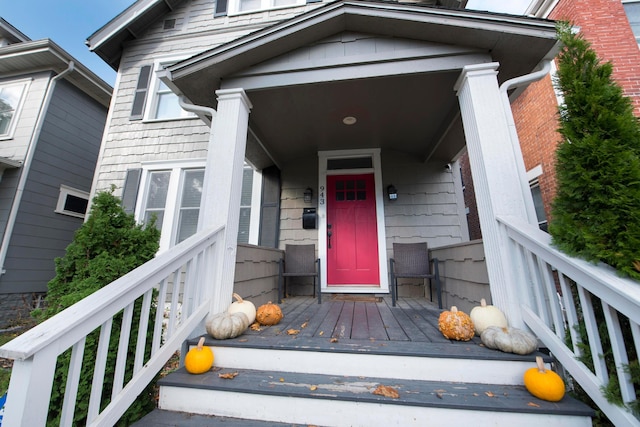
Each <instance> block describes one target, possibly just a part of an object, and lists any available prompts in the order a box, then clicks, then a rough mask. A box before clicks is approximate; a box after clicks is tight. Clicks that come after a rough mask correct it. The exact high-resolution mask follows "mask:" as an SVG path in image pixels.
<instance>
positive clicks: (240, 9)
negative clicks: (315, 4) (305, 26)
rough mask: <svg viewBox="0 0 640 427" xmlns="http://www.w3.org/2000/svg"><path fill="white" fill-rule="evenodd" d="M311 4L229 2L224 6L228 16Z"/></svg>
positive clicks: (279, 0)
mask: <svg viewBox="0 0 640 427" xmlns="http://www.w3.org/2000/svg"><path fill="white" fill-rule="evenodd" d="M314 1H315V0H314ZM311 2H312V1H305V0H235V1H234V0H230V1H228V4H227V5H226V6H227V8H228V10H229V14H234V13H245V12H255V11H259V10H268V9H277V8H283V7H291V6H300V5H304V4H306V3H311Z"/></svg>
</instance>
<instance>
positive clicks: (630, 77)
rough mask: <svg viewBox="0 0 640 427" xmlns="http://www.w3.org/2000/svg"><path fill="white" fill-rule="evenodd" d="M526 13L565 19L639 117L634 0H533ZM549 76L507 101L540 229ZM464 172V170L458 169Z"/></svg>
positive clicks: (550, 120) (553, 130)
mask: <svg viewBox="0 0 640 427" xmlns="http://www.w3.org/2000/svg"><path fill="white" fill-rule="evenodd" d="M526 14H527V15H530V16H535V17H539V18H549V19H552V20H554V21H568V22H571V23H572V24H573V25H575V26H576V27H577V28H579V30H580V32H581V33H582V34H583V35H584V37H585V38H586V39H587V40H588V41H589V42H590V43H591V47H592V48H593V49H594V50H595V52H596V53H597V54H598V57H599V58H600V59H601V60H602V61H610V62H611V63H612V64H613V78H614V80H615V81H616V82H617V83H618V84H619V85H620V86H621V87H622V89H623V92H624V95H625V96H627V97H629V98H630V99H631V101H632V103H633V105H634V106H635V113H636V116H638V117H640V72H638V67H637V64H639V63H640V49H638V43H639V41H640V1H637V0H615V1H607V0H534V1H532V2H531V4H530V6H529V7H528V9H527V11H526ZM559 102H562V99H561V95H557V94H556V93H555V91H554V88H553V83H552V79H551V76H547V77H545V78H544V79H542V80H540V81H538V82H535V83H533V84H531V85H530V86H529V87H528V88H527V89H526V90H525V91H524V93H523V94H522V95H521V96H519V97H518V99H516V100H515V101H514V102H513V105H512V108H513V116H514V120H515V124H516V128H517V130H518V137H519V139H520V147H521V149H522V156H523V158H524V162H525V168H526V171H527V180H528V181H529V185H530V187H531V193H532V195H533V199H534V203H535V208H536V213H537V217H538V222H539V224H540V228H541V229H543V230H546V229H547V224H548V222H549V220H550V219H551V204H552V201H553V199H554V197H555V194H556V185H557V184H556V179H555V151H556V147H557V145H558V143H559V142H560V140H561V137H560V135H559V134H558V132H557V129H558V126H559V123H558V115H557V114H558V103H559ZM463 173H464V174H465V175H467V176H468V173H469V171H468V169H467V170H465V171H464V172H463ZM465 196H467V199H466V200H467V206H468V207H469V228H470V230H469V232H470V234H471V235H473V236H475V237H480V236H481V232H480V229H479V226H478V225H477V222H474V217H476V216H477V211H475V210H474V201H473V200H472V196H473V193H472V192H471V193H467V194H465Z"/></svg>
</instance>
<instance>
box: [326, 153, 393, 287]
mask: <svg viewBox="0 0 640 427" xmlns="http://www.w3.org/2000/svg"><path fill="white" fill-rule="evenodd" d="M319 172H320V176H319V179H318V181H319V183H320V188H319V193H318V214H319V218H320V224H319V229H318V256H319V258H320V259H321V265H322V266H323V269H324V271H323V272H322V274H321V277H322V283H321V292H325V293H337V292H338V293H388V292H389V283H388V278H387V267H386V263H387V260H386V249H385V248H386V246H385V224H384V203H383V199H382V197H383V190H382V178H381V162H380V150H379V149H371V150H344V151H342V150H338V151H332V152H320V153H319Z"/></svg>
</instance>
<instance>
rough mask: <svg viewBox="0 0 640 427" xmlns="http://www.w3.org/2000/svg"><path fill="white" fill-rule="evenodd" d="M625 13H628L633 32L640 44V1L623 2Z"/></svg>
mask: <svg viewBox="0 0 640 427" xmlns="http://www.w3.org/2000/svg"><path fill="white" fill-rule="evenodd" d="M622 5H623V6H624V11H625V12H626V13H627V19H629V24H631V30H633V34H634V35H635V36H636V41H638V43H640V2H639V1H623V3H622Z"/></svg>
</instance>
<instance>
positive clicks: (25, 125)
mask: <svg viewBox="0 0 640 427" xmlns="http://www.w3.org/2000/svg"><path fill="white" fill-rule="evenodd" d="M50 77H51V73H48V72H47V73H37V74H31V75H21V76H20V77H14V78H10V79H0V85H1V84H4V83H13V82H23V81H26V82H28V87H27V93H26V98H25V101H24V105H23V106H22V109H21V111H20V113H19V115H18V121H17V123H16V129H15V133H14V134H13V138H11V139H8V140H0V157H6V158H9V159H11V160H15V161H23V160H24V159H25V156H26V154H27V150H28V148H29V142H30V141H31V137H32V135H33V131H34V128H35V126H36V122H37V120H38V113H39V112H40V106H41V105H42V102H43V100H44V95H45V92H46V89H47V84H48V82H49V78H50Z"/></svg>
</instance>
